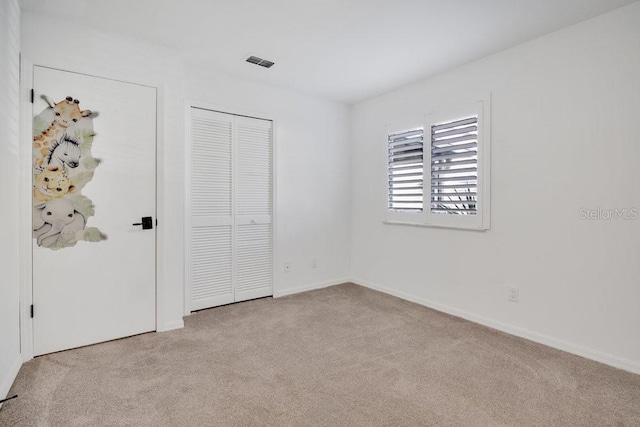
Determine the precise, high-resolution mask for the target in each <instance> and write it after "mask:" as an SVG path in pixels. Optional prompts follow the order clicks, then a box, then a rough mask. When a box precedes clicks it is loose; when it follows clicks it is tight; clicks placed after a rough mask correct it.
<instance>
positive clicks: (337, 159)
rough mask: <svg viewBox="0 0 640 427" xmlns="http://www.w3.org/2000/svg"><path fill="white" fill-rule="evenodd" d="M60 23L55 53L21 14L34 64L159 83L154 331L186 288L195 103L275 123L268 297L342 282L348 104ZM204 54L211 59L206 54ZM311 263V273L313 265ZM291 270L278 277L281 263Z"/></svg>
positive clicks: (168, 319) (38, 25)
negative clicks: (187, 119)
mask: <svg viewBox="0 0 640 427" xmlns="http://www.w3.org/2000/svg"><path fill="white" fill-rule="evenodd" d="M56 26H57V27H61V26H66V31H67V32H68V37H67V40H68V42H67V43H66V44H65V48H64V49H51V48H50V43H49V36H48V34H47V32H46V30H43V29H45V28H50V27H51V21H50V19H49V18H48V17H46V16H42V15H38V14H32V13H24V14H23V17H22V39H23V40H22V52H23V55H24V56H25V58H26V59H27V60H29V61H30V62H32V63H34V64H38V65H45V66H50V67H55V68H60V69H65V70H72V71H77V72H81V73H86V74H92V75H97V76H101V77H107V78H114V79H120V80H125V81H130V82H135V83H142V84H147V85H152V86H159V87H160V92H159V94H160V98H159V125H160V134H159V138H158V144H159V156H160V157H159V165H160V167H159V183H158V184H159V185H158V188H159V193H160V195H159V206H158V217H159V221H160V227H159V228H158V232H159V233H164V236H163V240H162V241H164V244H163V245H162V246H161V247H160V248H159V254H158V262H159V265H160V266H162V267H161V271H160V277H159V278H158V279H159V284H158V286H159V289H158V298H159V300H160V303H159V315H160V316H159V328H160V329H161V330H166V329H172V328H175V327H179V326H180V325H181V324H182V314H183V289H184V288H183V286H184V262H183V242H184V225H183V224H184V194H185V193H184V189H185V176H184V173H185V172H184V164H185V163H184V162H185V152H184V108H185V99H190V100H197V101H200V102H205V103H208V104H212V105H215V106H218V107H220V108H222V109H224V108H226V107H228V108H230V109H234V110H242V111H246V112H248V113H258V114H260V113H264V114H266V115H268V116H270V117H274V118H275V119H276V125H277V128H276V143H277V152H276V162H277V172H276V173H277V181H276V191H277V199H276V203H275V209H276V221H277V222H276V233H277V234H276V236H275V249H276V252H275V254H274V255H275V259H276V265H278V267H279V268H277V269H276V271H275V275H274V278H275V280H274V292H275V294H276V295H277V296H278V295H284V294H287V293H291V292H296V291H299V290H301V289H307V288H313V287H318V286H324V285H328V284H335V283H340V282H343V281H345V280H347V278H348V274H349V254H350V243H349V239H350V234H349V224H350V206H349V197H350V187H349V182H350V164H349V152H350V146H349V130H350V129H349V114H350V113H349V108H348V107H347V106H346V105H342V104H338V103H333V102H329V101H323V100H319V99H317V98H314V97H311V96H307V95H303V94H300V93H296V92H292V91H288V90H283V89H279V88H276V87H269V86H265V85H263V84H258V83H253V82H249V81H245V80H239V79H235V78H232V77H229V76H224V75H220V74H217V73H214V72H211V71H205V70H199V69H196V68H193V67H191V66H188V65H187V64H184V63H183V62H182V59H181V56H180V54H179V53H178V52H176V51H173V50H169V49H164V48H161V47H158V46H154V45H149V44H146V43H142V42H139V41H137V40H131V39H126V38H122V37H119V36H115V35H112V34H107V33H103V32H97V31H94V30H90V29H87V28H83V27H82V25H81V24H78V23H76V22H63V21H59V20H56ZM208 54H214V53H212V52H208ZM312 258H316V259H317V265H318V266H317V268H313V269H312V268H311V260H312ZM285 261H287V262H290V263H291V266H292V271H291V272H290V273H288V274H286V275H285V274H284V272H283V264H284V262H285Z"/></svg>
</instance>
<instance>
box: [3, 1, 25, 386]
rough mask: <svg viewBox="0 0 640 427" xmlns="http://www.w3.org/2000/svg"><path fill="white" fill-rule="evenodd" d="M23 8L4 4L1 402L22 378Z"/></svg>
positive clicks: (11, 2)
mask: <svg viewBox="0 0 640 427" xmlns="http://www.w3.org/2000/svg"><path fill="white" fill-rule="evenodd" d="M19 52H20V8H19V6H18V2H17V0H9V1H3V2H0V100H2V102H0V182H2V184H3V185H2V203H1V206H2V208H1V209H0V224H2V225H3V226H2V227H1V228H0V272H1V273H0V274H1V277H2V278H1V279H0V399H3V398H4V397H5V396H6V395H7V393H8V392H9V388H10V387H11V384H12V383H13V380H14V378H15V376H16V375H17V373H18V369H19V368H20V364H21V362H22V360H21V357H20V324H19V313H18V310H19V295H20V287H19V280H20V262H19V259H18V247H19V236H18V224H19V222H20V209H19V195H18V194H19V193H18V192H19V189H18V181H17V180H16V176H18V165H19V164H20V161H19V151H20V150H19V147H20V139H19V129H20V126H19V117H18V115H19V111H20V109H19V105H18V87H19V82H20V80H19V63H20V60H19Z"/></svg>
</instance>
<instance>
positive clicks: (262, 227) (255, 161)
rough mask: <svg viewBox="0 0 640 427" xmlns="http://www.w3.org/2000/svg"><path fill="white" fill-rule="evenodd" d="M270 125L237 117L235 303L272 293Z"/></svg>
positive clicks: (266, 122)
mask: <svg viewBox="0 0 640 427" xmlns="http://www.w3.org/2000/svg"><path fill="white" fill-rule="evenodd" d="M272 147H273V143H272V122H271V121H269V120H261V119H254V118H249V117H236V174H235V177H236V227H237V228H236V260H237V262H236V267H235V268H236V271H235V278H236V280H235V300H236V301H243V300H247V299H252V298H259V297H263V296H267V295H271V294H272V293H273V292H272V278H271V275H272V270H273V265H272V264H273V263H272V259H273V258H272V236H271V208H272V206H271V194H272V179H271V176H272V170H271V169H272V167H271V165H272Z"/></svg>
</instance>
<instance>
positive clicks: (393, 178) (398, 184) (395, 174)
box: [387, 129, 424, 213]
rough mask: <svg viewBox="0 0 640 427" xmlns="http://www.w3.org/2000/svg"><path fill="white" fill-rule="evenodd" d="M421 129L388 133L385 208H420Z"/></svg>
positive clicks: (422, 173) (422, 167) (391, 209)
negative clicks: (386, 201) (386, 197)
mask: <svg viewBox="0 0 640 427" xmlns="http://www.w3.org/2000/svg"><path fill="white" fill-rule="evenodd" d="M423 135H424V131H423V129H412V130H406V131H402V132H397V133H391V134H389V135H388V139H387V146H388V155H387V159H388V185H387V196H388V211H390V212H409V213H421V212H423V204H424V193H423V187H424V165H423V162H424V160H423V154H424V153H423V146H424V137H423Z"/></svg>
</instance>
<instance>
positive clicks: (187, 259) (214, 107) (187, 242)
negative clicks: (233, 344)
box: [184, 99, 278, 316]
mask: <svg viewBox="0 0 640 427" xmlns="http://www.w3.org/2000/svg"><path fill="white" fill-rule="evenodd" d="M191 108H201V109H203V110H210V111H215V112H217V113H224V114H232V115H235V116H244V117H250V118H254V119H260V120H270V121H271V286H272V290H273V294H274V295H275V294H276V283H275V280H274V279H275V276H276V275H275V273H276V264H275V261H276V259H277V257H276V254H277V239H276V236H277V234H276V230H277V221H276V218H277V209H276V200H277V197H276V196H277V192H278V186H277V185H276V182H277V181H276V176H277V172H276V171H277V168H276V164H277V161H276V159H277V152H278V150H277V147H278V144H277V135H276V134H277V128H278V127H277V125H276V124H277V120H276V118H275V116H274V115H272V114H269V113H264V112H258V111H253V110H247V109H244V108H238V107H230V106H225V105H219V104H213V103H209V102H204V101H198V100H194V99H186V100H185V102H184V145H185V156H184V170H185V175H184V315H185V316H189V315H190V314H191V271H190V269H189V266H190V265H191V181H190V177H191ZM234 152H235V150H234ZM232 173H233V172H232Z"/></svg>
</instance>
